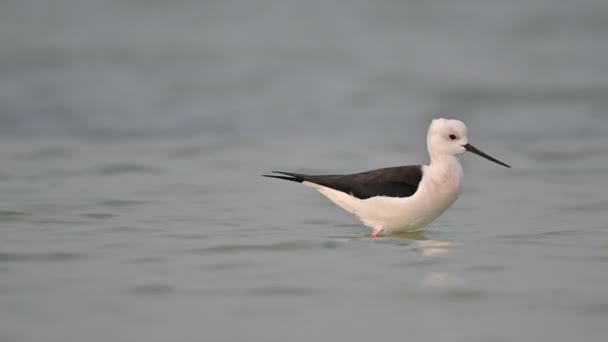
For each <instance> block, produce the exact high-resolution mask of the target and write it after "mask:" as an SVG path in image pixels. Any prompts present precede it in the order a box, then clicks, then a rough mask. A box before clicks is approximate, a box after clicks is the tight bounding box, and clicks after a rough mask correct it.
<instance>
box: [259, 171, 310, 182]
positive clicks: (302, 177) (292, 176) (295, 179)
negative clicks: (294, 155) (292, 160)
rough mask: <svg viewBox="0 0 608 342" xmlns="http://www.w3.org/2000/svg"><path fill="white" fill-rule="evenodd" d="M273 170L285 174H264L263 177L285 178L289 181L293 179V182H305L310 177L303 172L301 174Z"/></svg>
mask: <svg viewBox="0 0 608 342" xmlns="http://www.w3.org/2000/svg"><path fill="white" fill-rule="evenodd" d="M272 172H273V173H278V174H281V175H283V176H279V175H262V177H270V178H278V179H284V180H288V181H292V182H297V183H302V182H304V181H305V180H306V179H307V178H308V176H306V175H303V174H299V173H292V172H283V171H272Z"/></svg>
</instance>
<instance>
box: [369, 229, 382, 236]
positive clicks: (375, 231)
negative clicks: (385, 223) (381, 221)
mask: <svg viewBox="0 0 608 342" xmlns="http://www.w3.org/2000/svg"><path fill="white" fill-rule="evenodd" d="M381 231H382V228H380V227H376V228H374V231H373V232H372V233H371V234H370V235H369V237H372V238H375V237H377V236H378V234H380V232H381Z"/></svg>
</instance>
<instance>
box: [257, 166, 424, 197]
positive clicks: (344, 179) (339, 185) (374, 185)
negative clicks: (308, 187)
mask: <svg viewBox="0 0 608 342" xmlns="http://www.w3.org/2000/svg"><path fill="white" fill-rule="evenodd" d="M273 172H274V173H278V174H281V175H283V176H277V175H263V176H264V177H272V178H278V179H284V180H289V181H293V182H298V183H302V182H304V181H306V182H311V183H315V184H319V185H323V186H326V187H328V188H332V189H335V190H338V191H342V192H345V193H347V194H350V195H352V196H355V197H357V198H360V199H366V198H370V197H375V196H388V197H409V196H412V195H413V194H414V193H416V191H417V190H418V184H419V183H420V181H421V180H422V167H421V166H420V165H410V166H396V167H388V168H383V169H377V170H371V171H366V172H360V173H354V174H349V175H305V174H300V173H293V172H284V171H273Z"/></svg>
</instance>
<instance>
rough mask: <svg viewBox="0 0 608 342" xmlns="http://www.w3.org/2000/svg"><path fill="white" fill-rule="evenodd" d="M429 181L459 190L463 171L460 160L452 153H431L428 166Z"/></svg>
mask: <svg viewBox="0 0 608 342" xmlns="http://www.w3.org/2000/svg"><path fill="white" fill-rule="evenodd" d="M427 171H428V173H429V181H430V182H431V183H435V184H437V185H442V187H445V186H448V187H451V188H453V190H455V191H459V190H460V185H461V184H462V178H463V171H462V166H461V165H460V161H459V160H458V158H457V157H456V156H454V155H445V154H444V155H431V163H430V165H429V166H428V170H427Z"/></svg>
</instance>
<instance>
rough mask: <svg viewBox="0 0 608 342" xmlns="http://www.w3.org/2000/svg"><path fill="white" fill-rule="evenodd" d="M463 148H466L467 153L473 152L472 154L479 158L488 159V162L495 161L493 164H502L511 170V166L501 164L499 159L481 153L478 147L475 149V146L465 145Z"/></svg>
mask: <svg viewBox="0 0 608 342" xmlns="http://www.w3.org/2000/svg"><path fill="white" fill-rule="evenodd" d="M463 147H464V149H465V150H467V151H469V152H471V153H475V154H476V155H478V156H480V157H483V158H486V159H487V160H490V161H493V162H495V163H496V164H500V165H502V166H504V167H508V168H510V166H509V165H507V164H505V163H503V162H501V161H500V160H498V159H496V158H493V157H490V156H489V155H487V154H485V153H483V152H481V151H480V150H479V149H478V148H477V147H475V146H473V145H471V144H466V145H464V146H463Z"/></svg>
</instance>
